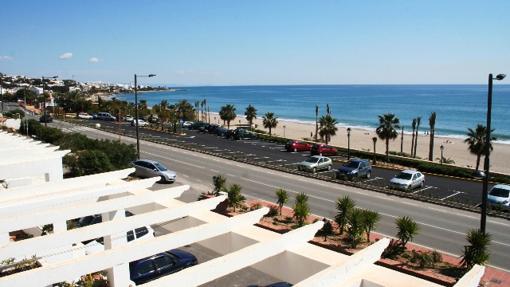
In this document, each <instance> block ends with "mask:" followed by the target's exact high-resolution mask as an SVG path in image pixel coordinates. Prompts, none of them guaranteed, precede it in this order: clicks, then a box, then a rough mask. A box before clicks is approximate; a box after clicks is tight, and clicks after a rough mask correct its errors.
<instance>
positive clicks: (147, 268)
mask: <svg viewBox="0 0 510 287" xmlns="http://www.w3.org/2000/svg"><path fill="white" fill-rule="evenodd" d="M153 271H154V266H153V265H152V261H151V260H147V261H142V262H140V263H139V264H138V265H137V266H136V272H137V273H138V274H140V275H144V274H147V273H150V272H153Z"/></svg>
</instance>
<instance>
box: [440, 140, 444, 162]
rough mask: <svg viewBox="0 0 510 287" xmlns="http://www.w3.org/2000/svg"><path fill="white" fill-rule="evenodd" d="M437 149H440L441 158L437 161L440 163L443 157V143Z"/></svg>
mask: <svg viewBox="0 0 510 287" xmlns="http://www.w3.org/2000/svg"><path fill="white" fill-rule="evenodd" d="M439 149H440V150H441V159H440V160H439V163H440V164H443V158H444V157H443V151H444V145H441V146H440V147H439Z"/></svg>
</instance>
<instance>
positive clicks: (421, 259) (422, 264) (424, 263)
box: [409, 250, 434, 269]
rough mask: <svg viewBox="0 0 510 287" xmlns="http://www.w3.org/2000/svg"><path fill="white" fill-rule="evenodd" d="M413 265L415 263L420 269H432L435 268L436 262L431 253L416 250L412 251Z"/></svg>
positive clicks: (411, 259)
mask: <svg viewBox="0 0 510 287" xmlns="http://www.w3.org/2000/svg"><path fill="white" fill-rule="evenodd" d="M409 261H410V262H411V263H415V264H417V265H418V267H419V268H420V269H423V268H432V267H434V260H433V258H432V255H431V253H429V252H419V251H418V252H417V251H415V250H413V251H411V257H410V259H409Z"/></svg>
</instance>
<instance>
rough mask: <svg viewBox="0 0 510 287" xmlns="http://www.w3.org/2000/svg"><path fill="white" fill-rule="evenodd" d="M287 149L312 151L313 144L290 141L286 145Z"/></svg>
mask: <svg viewBox="0 0 510 287" xmlns="http://www.w3.org/2000/svg"><path fill="white" fill-rule="evenodd" d="M285 149H286V150H287V151H294V152H296V151H310V150H311V149H312V144H309V143H307V142H303V141H288V142H287V144H285Z"/></svg>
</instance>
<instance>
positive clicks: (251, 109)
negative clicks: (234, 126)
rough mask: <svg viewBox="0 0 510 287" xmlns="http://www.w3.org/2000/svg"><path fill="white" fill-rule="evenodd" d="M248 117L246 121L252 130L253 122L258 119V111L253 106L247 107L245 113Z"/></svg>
mask: <svg viewBox="0 0 510 287" xmlns="http://www.w3.org/2000/svg"><path fill="white" fill-rule="evenodd" d="M244 115H245V116H246V120H247V121H248V123H249V124H250V129H251V127H252V125H253V120H254V119H256V118H257V109H256V108H255V107H254V106H252V105H251V104H250V105H248V106H247V107H246V111H245V112H244Z"/></svg>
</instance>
